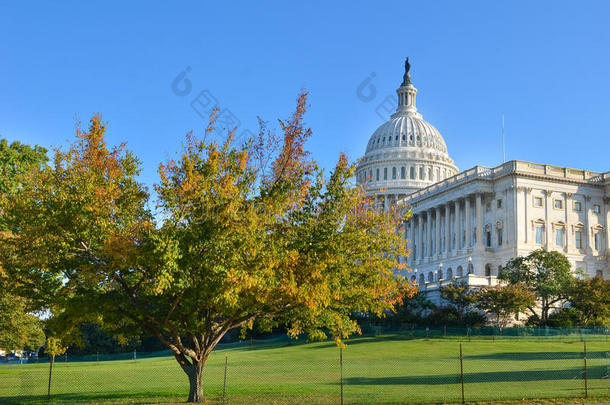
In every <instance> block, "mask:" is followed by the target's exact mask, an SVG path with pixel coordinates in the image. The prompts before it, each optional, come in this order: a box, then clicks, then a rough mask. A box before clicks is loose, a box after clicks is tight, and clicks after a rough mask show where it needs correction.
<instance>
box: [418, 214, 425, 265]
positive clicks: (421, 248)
mask: <svg viewBox="0 0 610 405" xmlns="http://www.w3.org/2000/svg"><path fill="white" fill-rule="evenodd" d="M422 214H423V213H419V214H417V259H419V260H422V259H423V258H424V256H423V252H424V238H423V235H424V221H423V215H422Z"/></svg>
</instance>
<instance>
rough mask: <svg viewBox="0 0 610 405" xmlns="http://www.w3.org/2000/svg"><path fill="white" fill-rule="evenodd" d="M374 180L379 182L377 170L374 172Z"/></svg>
mask: <svg viewBox="0 0 610 405" xmlns="http://www.w3.org/2000/svg"><path fill="white" fill-rule="evenodd" d="M375 180H377V181H379V169H377V171H376V172H375Z"/></svg>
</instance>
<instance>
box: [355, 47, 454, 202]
mask: <svg viewBox="0 0 610 405" xmlns="http://www.w3.org/2000/svg"><path fill="white" fill-rule="evenodd" d="M410 69H411V64H410V63H409V58H407V59H406V61H405V73H404V75H403V81H402V83H401V85H400V87H399V88H398V89H397V90H396V94H397V97H398V106H397V108H396V112H395V113H394V114H392V116H391V117H390V120H389V121H387V122H385V123H383V124H382V125H381V126H380V127H379V128H377V130H375V132H374V133H373V135H372V136H371V138H370V139H369V143H368V145H367V148H366V153H365V155H364V157H363V158H362V159H361V160H360V163H359V164H358V168H357V171H356V175H357V182H358V183H359V184H363V185H364V186H365V187H366V189H367V193H368V194H369V195H377V196H379V195H381V196H382V197H383V200H384V203H387V201H388V199H387V198H386V197H389V196H392V200H393V201H395V200H397V199H399V198H402V197H404V196H406V195H409V194H411V193H413V192H415V191H417V190H419V189H421V188H424V187H427V186H429V185H431V184H434V183H436V182H438V181H441V180H443V179H445V178H447V177H451V176H453V175H455V174H457V173H458V168H457V167H456V166H455V164H454V162H453V160H452V159H451V158H450V157H449V154H448V152H447V146H446V145H445V140H444V139H443V137H442V136H441V134H440V133H439V132H438V130H437V129H436V128H435V127H434V126H432V125H431V124H430V123H428V122H427V121H425V120H424V119H423V117H422V115H421V114H420V113H418V112H417V107H416V104H415V97H416V95H417V89H416V88H415V86H413V83H411V75H410ZM386 206H387V204H386Z"/></svg>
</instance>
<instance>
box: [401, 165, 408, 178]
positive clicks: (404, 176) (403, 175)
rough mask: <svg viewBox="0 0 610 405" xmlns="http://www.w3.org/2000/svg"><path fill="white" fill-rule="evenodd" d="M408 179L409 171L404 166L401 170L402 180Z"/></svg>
mask: <svg viewBox="0 0 610 405" xmlns="http://www.w3.org/2000/svg"><path fill="white" fill-rule="evenodd" d="M406 177H407V170H406V169H405V167H404V166H403V167H401V168H400V178H401V179H403V180H404V179H405V178H406Z"/></svg>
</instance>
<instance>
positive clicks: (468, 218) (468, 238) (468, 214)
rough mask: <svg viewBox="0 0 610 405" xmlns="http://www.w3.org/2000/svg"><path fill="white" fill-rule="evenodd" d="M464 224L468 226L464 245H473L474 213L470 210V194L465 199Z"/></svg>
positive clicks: (467, 246)
mask: <svg viewBox="0 0 610 405" xmlns="http://www.w3.org/2000/svg"><path fill="white" fill-rule="evenodd" d="M464 225H465V227H466V238H465V240H464V247H465V248H470V247H471V246H472V213H471V212H470V196H468V195H467V196H466V198H465V199H464Z"/></svg>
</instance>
